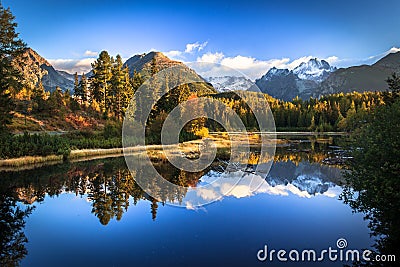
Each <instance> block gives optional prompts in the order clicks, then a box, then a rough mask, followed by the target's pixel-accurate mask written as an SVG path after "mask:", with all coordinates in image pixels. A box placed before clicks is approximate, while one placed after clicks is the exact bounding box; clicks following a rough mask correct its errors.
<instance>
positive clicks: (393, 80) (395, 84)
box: [386, 73, 400, 93]
mask: <svg viewBox="0 0 400 267" xmlns="http://www.w3.org/2000/svg"><path fill="white" fill-rule="evenodd" d="M386 82H387V84H388V86H389V89H390V90H392V92H394V93H399V92H400V76H398V75H397V74H396V73H393V74H392V76H391V77H388V78H387V80H386Z"/></svg>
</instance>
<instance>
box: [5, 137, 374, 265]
mask: <svg viewBox="0 0 400 267" xmlns="http://www.w3.org/2000/svg"><path fill="white" fill-rule="evenodd" d="M290 139H291V140H289V141H288V142H287V143H285V144H283V145H280V146H278V147H277V150H276V154H275V161H274V163H273V165H272V168H271V171H270V173H269V174H268V177H267V178H266V182H267V183H266V184H265V185H263V186H262V187H261V188H260V189H259V190H257V191H256V192H251V191H249V190H247V189H246V188H245V187H244V186H242V187H240V189H238V190H233V191H231V192H230V193H229V194H228V195H227V196H225V197H223V198H222V199H220V200H219V201H217V202H214V203H211V204H208V205H206V206H204V207H201V208H198V209H191V208H190V207H187V208H182V207H174V206H169V205H163V203H162V202H159V201H157V200H155V199H153V198H152V197H151V196H149V195H147V194H146V193H144V192H143V191H142V190H141V189H140V187H139V186H138V185H137V184H136V183H135V182H134V179H133V178H132V175H131V174H130V172H129V170H128V169H127V167H126V165H125V160H124V158H123V157H117V158H109V159H100V160H91V161H85V162H76V163H65V164H60V165H54V166H47V167H41V168H38V169H35V170H26V171H19V172H2V173H0V177H1V179H0V188H1V194H2V195H3V196H2V197H3V198H5V197H6V198H8V199H9V200H10V199H11V200H12V201H8V202H7V203H8V205H9V206H10V207H2V210H3V212H4V211H7V210H10V209H14V210H15V206H17V207H19V208H20V210H22V211H23V210H25V208H27V207H32V210H31V214H30V215H29V216H22V219H21V218H19V219H20V220H19V222H21V221H22V222H23V221H25V226H24V227H20V229H19V228H18V226H15V232H18V229H19V230H20V232H21V233H22V235H25V237H26V238H27V240H28V242H27V243H23V242H22V245H24V246H25V248H26V252H27V254H26V255H25V256H24V253H23V248H19V249H16V250H15V252H14V253H15V254H17V255H16V256H17V257H18V256H19V257H23V259H22V261H21V265H22V266H310V265H311V266H343V264H344V262H340V261H335V262H331V261H324V262H318V263H310V262H303V263H302V262H290V261H289V262H279V261H278V260H277V259H276V258H275V260H274V261H273V262H272V263H271V262H261V261H259V260H258V259H257V252H258V251H259V250H260V249H263V248H264V246H265V245H268V248H269V249H275V250H279V249H285V250H287V251H290V250H292V249H297V250H299V251H301V250H304V249H314V250H316V251H321V250H323V249H328V247H333V248H336V241H337V240H338V239H339V238H344V239H346V241H347V244H348V245H347V247H348V248H353V249H359V250H361V249H367V248H370V247H371V245H373V240H372V239H371V238H370V236H369V232H370V230H369V229H368V222H367V221H365V220H364V219H363V214H359V213H353V212H352V209H351V208H350V207H349V206H347V205H345V204H344V203H343V202H342V201H341V200H339V199H338V196H339V195H340V193H341V191H342V190H341V187H340V184H341V182H342V170H341V165H340V164H341V163H342V161H341V160H340V159H341V158H342V156H343V153H344V151H343V150H342V148H341V146H340V140H338V138H336V137H335V138H334V137H323V138H318V139H317V138H315V137H307V136H299V137H291V138H290ZM338 159H339V160H338ZM155 166H156V169H157V170H158V171H159V172H160V173H161V174H162V175H163V176H166V177H169V179H170V180H171V181H178V180H179V181H181V182H182V181H183V183H185V184H186V185H189V186H196V185H197V184H199V183H202V182H204V181H207V180H210V179H215V178H216V177H218V176H220V175H221V169H223V167H224V166H223V163H215V164H213V165H212V166H211V167H210V168H209V169H207V170H206V171H203V172H201V173H182V172H180V171H179V170H178V169H175V168H174V167H172V166H171V165H169V164H168V163H163V162H157V163H155ZM238 172H242V171H241V170H238V171H237V172H234V171H232V172H231V175H232V177H234V176H235V175H238ZM136 175H145V170H137V172H136ZM241 175H242V174H241ZM224 179H225V180H226V181H227V182H229V181H228V180H229V177H224ZM225 180H224V181H225ZM175 197H177V198H182V199H184V198H185V192H182V195H178V196H175ZM13 201H15V202H13ZM2 203H3V205H6V204H7V203H6V202H2ZM13 205H14V206H13ZM16 217H17V216H16V215H15V216H9V218H8V219H9V220H11V221H12V220H18V218H16ZM6 234H9V235H12V234H15V233H6ZM18 253H20V254H19V255H18ZM348 263H349V262H348Z"/></svg>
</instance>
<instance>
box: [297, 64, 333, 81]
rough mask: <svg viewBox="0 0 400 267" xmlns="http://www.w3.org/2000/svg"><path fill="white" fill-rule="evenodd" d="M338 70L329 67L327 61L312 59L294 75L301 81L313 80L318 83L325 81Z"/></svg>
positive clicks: (298, 67) (302, 65) (299, 67)
mask: <svg viewBox="0 0 400 267" xmlns="http://www.w3.org/2000/svg"><path fill="white" fill-rule="evenodd" d="M335 70H336V68H335V67H332V66H330V65H329V63H328V62H326V61H325V60H318V59H317V58H312V59H310V60H309V61H308V62H303V63H301V64H300V65H299V66H297V67H296V68H295V69H294V70H293V73H294V74H296V75H297V77H299V79H301V80H312V81H316V82H322V81H324V80H325V79H326V78H327V77H328V76H329V74H330V73H331V72H333V71H335Z"/></svg>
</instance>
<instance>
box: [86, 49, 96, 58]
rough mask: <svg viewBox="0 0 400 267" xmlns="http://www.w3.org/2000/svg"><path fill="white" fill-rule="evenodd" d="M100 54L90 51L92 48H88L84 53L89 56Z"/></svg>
mask: <svg viewBox="0 0 400 267" xmlns="http://www.w3.org/2000/svg"><path fill="white" fill-rule="evenodd" d="M98 54H99V52H96V51H90V50H86V51H85V53H84V55H85V56H88V57H95V56H97V55H98Z"/></svg>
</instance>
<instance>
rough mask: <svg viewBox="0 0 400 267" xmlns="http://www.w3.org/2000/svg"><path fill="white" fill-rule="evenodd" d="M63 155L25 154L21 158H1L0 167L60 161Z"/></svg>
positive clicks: (16, 166)
mask: <svg viewBox="0 0 400 267" xmlns="http://www.w3.org/2000/svg"><path fill="white" fill-rule="evenodd" d="M62 160H63V156H62V155H49V156H45V157H43V156H26V157H21V158H14V159H3V160H0V167H6V168H7V167H8V168H9V167H15V168H18V167H21V166H24V165H35V164H41V163H45V162H54V161H57V162H58V161H60V162H62Z"/></svg>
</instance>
